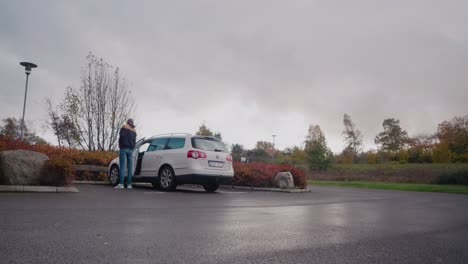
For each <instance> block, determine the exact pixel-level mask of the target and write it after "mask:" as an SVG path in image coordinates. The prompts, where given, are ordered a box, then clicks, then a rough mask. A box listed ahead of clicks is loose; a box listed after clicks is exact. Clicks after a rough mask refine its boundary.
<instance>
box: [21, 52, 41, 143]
mask: <svg viewBox="0 0 468 264" xmlns="http://www.w3.org/2000/svg"><path fill="white" fill-rule="evenodd" d="M20 65H21V66H23V67H24V70H25V73H26V87H25V89H24V104H23V118H22V119H21V135H20V139H21V140H23V133H24V114H25V113H26V97H27V95H28V80H29V74H31V70H32V69H33V68H37V65H36V64H34V63H32V62H25V61H23V62H20Z"/></svg>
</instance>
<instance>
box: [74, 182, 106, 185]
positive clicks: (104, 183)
mask: <svg viewBox="0 0 468 264" xmlns="http://www.w3.org/2000/svg"><path fill="white" fill-rule="evenodd" d="M73 183H77V184H100V185H110V182H108V181H73Z"/></svg>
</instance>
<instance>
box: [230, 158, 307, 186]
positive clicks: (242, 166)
mask: <svg viewBox="0 0 468 264" xmlns="http://www.w3.org/2000/svg"><path fill="white" fill-rule="evenodd" d="M233 165H234V179H233V184H234V185H240V186H253V187H273V177H274V176H275V175H276V174H277V173H278V172H285V171H289V172H291V174H292V175H293V178H294V185H295V186H296V187H300V188H305V187H306V186H307V182H306V175H305V173H304V171H302V170H301V169H298V168H296V167H294V166H292V165H288V164H267V163H259V162H252V163H239V162H234V164H233Z"/></svg>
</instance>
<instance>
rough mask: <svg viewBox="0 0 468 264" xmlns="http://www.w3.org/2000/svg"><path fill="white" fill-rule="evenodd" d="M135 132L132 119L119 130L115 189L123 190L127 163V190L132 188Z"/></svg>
mask: <svg viewBox="0 0 468 264" xmlns="http://www.w3.org/2000/svg"><path fill="white" fill-rule="evenodd" d="M135 141H136V130H135V124H134V123H133V119H131V118H129V119H128V120H127V123H126V124H125V125H123V126H122V128H120V132H119V148H120V151H119V167H120V173H119V184H118V185H117V186H115V188H116V189H123V188H124V171H125V170H124V168H125V163H127V189H133V187H132V173H133V170H132V168H133V159H132V153H133V149H134V148H135Z"/></svg>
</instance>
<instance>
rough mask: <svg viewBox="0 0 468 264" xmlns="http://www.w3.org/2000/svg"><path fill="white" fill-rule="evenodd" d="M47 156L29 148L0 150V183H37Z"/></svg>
mask: <svg viewBox="0 0 468 264" xmlns="http://www.w3.org/2000/svg"><path fill="white" fill-rule="evenodd" d="M48 159H49V158H48V157H47V156H46V155H44V154H42V153H39V152H34V151H29V150H8V151H0V185H2V184H4V185H39V183H40V178H41V174H42V168H43V166H44V162H45V161H46V160H48Z"/></svg>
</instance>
